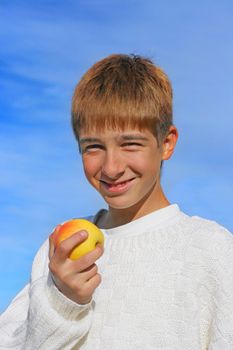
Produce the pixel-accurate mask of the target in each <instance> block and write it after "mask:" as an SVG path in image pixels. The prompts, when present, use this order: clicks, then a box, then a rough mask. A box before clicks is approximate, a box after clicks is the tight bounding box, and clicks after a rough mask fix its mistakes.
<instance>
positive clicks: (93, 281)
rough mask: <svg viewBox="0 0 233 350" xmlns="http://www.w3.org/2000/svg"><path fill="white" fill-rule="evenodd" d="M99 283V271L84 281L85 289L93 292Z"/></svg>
mask: <svg viewBox="0 0 233 350" xmlns="http://www.w3.org/2000/svg"><path fill="white" fill-rule="evenodd" d="M100 283H101V276H100V274H99V273H96V274H95V275H94V276H93V277H92V278H90V279H89V280H88V281H87V282H86V283H85V289H86V291H87V292H88V291H90V292H93V290H95V289H96V288H97V287H98V286H99V285H100Z"/></svg>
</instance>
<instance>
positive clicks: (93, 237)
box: [53, 219, 104, 260]
mask: <svg viewBox="0 0 233 350" xmlns="http://www.w3.org/2000/svg"><path fill="white" fill-rule="evenodd" d="M83 230H85V231H87V232H88V237H87V239H86V240H85V241H83V242H82V243H80V244H79V245H77V246H76V247H75V248H74V249H73V250H72V252H71V254H70V256H69V257H70V259H72V260H76V259H79V258H81V256H83V255H85V254H87V253H88V252H90V251H92V250H93V249H95V247H96V245H97V244H98V243H100V244H104V235H103V233H102V232H101V231H100V229H99V228H98V227H97V226H96V225H95V224H93V223H92V222H90V221H88V220H86V219H73V220H70V221H66V222H65V223H64V224H62V225H61V226H60V227H59V228H58V230H56V231H55V232H54V234H53V239H54V245H55V247H57V246H58V245H59V244H60V243H61V242H62V241H63V240H64V239H67V238H69V237H70V236H71V235H73V234H74V233H76V232H78V231H83Z"/></svg>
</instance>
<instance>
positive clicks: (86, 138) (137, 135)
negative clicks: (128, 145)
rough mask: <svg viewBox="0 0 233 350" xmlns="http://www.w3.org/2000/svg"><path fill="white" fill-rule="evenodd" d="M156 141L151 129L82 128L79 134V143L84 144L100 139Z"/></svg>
mask: <svg viewBox="0 0 233 350" xmlns="http://www.w3.org/2000/svg"><path fill="white" fill-rule="evenodd" d="M108 140H110V141H116V142H121V141H130V140H131V141H133V140H135V141H144V142H150V141H153V142H154V141H156V138H155V136H154V135H153V134H152V133H151V131H149V130H139V129H138V128H133V129H132V128H130V129H123V130H122V129H120V130H113V129H104V130H102V131H98V132H96V131H94V130H88V131H85V130H82V131H81V132H80V134H79V143H80V144H81V145H82V144H84V143H88V142H98V141H102V142H105V141H108Z"/></svg>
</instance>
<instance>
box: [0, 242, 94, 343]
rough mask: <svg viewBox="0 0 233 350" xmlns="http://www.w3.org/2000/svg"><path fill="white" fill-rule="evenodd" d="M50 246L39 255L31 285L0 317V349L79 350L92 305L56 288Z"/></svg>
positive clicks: (34, 264)
mask: <svg viewBox="0 0 233 350" xmlns="http://www.w3.org/2000/svg"><path fill="white" fill-rule="evenodd" d="M47 256H48V243H47V242H46V243H45V244H44V245H43V246H42V248H41V249H40V250H39V252H38V253H37V255H36V257H35V259H34V262H33V267H32V275H31V282H30V283H29V284H28V285H27V286H26V287H25V288H24V289H23V290H22V291H21V292H20V293H19V294H18V295H17V296H16V298H15V299H14V300H13V301H12V303H11V304H10V305H9V307H8V308H7V310H6V311H5V312H4V313H3V314H2V315H1V317H0V349H2V350H3V349H8V350H9V349H14V350H20V349H23V350H31V349H35V350H36V349H41V350H43V349H44V350H47V349H53V350H56V349H64V350H66V349H67V350H68V349H69V350H70V349H72V348H74V347H77V348H79V347H78V345H79V343H81V342H82V341H83V339H84V338H85V335H86V334H87V332H88V330H89V328H90V325H91V316H92V302H91V303H89V304H87V305H78V304H76V303H75V302H73V301H72V300H70V299H68V298H66V297H65V296H64V295H63V294H62V293H61V292H59V290H58V289H57V288H56V286H55V285H54V283H53V281H52V278H51V276H50V274H49V271H48V257H47Z"/></svg>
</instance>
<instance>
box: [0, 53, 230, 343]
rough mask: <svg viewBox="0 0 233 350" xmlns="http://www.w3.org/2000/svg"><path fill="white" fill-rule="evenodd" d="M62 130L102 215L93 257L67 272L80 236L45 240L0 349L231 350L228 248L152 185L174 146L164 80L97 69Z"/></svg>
mask: <svg viewBox="0 0 233 350" xmlns="http://www.w3.org/2000/svg"><path fill="white" fill-rule="evenodd" d="M72 123H73V129H74V133H75V136H76V138H77V140H78V144H79V147H80V151H81V155H82V161H83V168H84V172H85V175H86V177H87V179H88V181H89V182H90V184H91V185H92V186H93V187H94V188H95V189H96V190H97V191H98V192H99V193H100V195H101V196H102V197H103V198H104V200H105V201H106V203H107V207H108V209H107V210H104V209H102V210H100V211H99V212H98V213H97V214H96V215H95V216H94V217H88V218H89V220H91V221H93V222H94V223H95V224H96V225H97V226H98V227H100V228H101V229H102V231H103V232H104V234H105V237H106V240H105V248H104V252H103V247H101V246H97V247H96V249H95V250H93V251H92V252H90V253H88V254H86V255H85V256H84V257H82V258H80V259H78V260H76V261H72V260H70V259H69V254H70V252H71V250H72V249H73V248H74V247H75V246H76V245H78V244H80V243H81V242H82V241H83V240H85V239H86V237H87V232H85V231H81V232H77V233H76V234H74V235H73V236H72V237H70V238H69V239H67V240H65V241H63V243H62V244H61V245H60V246H59V247H58V248H57V249H56V250H55V248H54V244H53V236H52V235H51V236H50V243H48V241H46V242H45V244H44V245H43V246H42V248H41V249H40V250H39V252H38V254H37V255H36V257H35V260H34V263H33V267H32V275H31V281H30V283H29V284H28V285H27V286H26V287H25V288H24V289H23V290H22V291H21V293H20V294H19V295H18V296H17V297H16V298H15V299H14V301H13V302H12V304H11V305H10V306H9V308H8V309H7V310H6V312H5V313H4V314H3V315H2V317H1V320H0V326H1V331H0V333H1V343H0V344H1V345H0V348H1V347H2V348H3V349H25V350H27V349H30V350H31V349H46V350H48V349H53V350H56V349H81V350H93V349H95V350H100V349H101V350H107V349H111V350H119V349H121V350H126V349H127V350H132V349H134V350H136V349H138V350H152V349H153V350H154V349H156V350H159V349H161V350H162V349H163V350H165V349H166V350H176V349H177V350H187V349H189V350H194V349H195V350H199V349H200V350H207V349H208V350H220V349H221V350H232V349H233V237H232V235H231V234H230V233H229V232H228V231H227V230H226V229H224V228H223V227H221V226H219V225H218V224H217V223H215V222H211V221H208V220H205V219H202V218H199V217H190V216H188V215H186V214H184V213H183V212H182V211H181V210H180V209H179V207H178V205H176V204H171V203H170V202H169V200H168V199H167V198H166V196H165V194H164V192H163V190H162V187H161V183H160V170H161V166H162V162H163V161H164V160H168V159H169V158H170V157H171V156H172V154H173V151H174V149H175V145H176V141H177V137H178V132H177V129H176V127H175V126H174V125H173V120H172V88H171V85H170V82H169V80H168V78H167V76H166V75H165V73H164V72H163V71H162V70H161V69H160V68H158V67H157V66H155V65H154V64H153V63H152V62H151V61H150V60H148V59H146V58H143V57H140V56H128V55H112V56H109V57H107V58H105V59H103V60H101V61H99V62H97V63H96V64H95V65H94V66H93V67H91V68H90V69H89V70H88V71H87V73H86V74H85V75H84V76H83V78H82V79H81V80H80V82H79V84H78V85H77V87H76V89H75V92H74V96H73V104H72ZM56 229H58V230H59V226H58V227H57V228H56Z"/></svg>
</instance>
